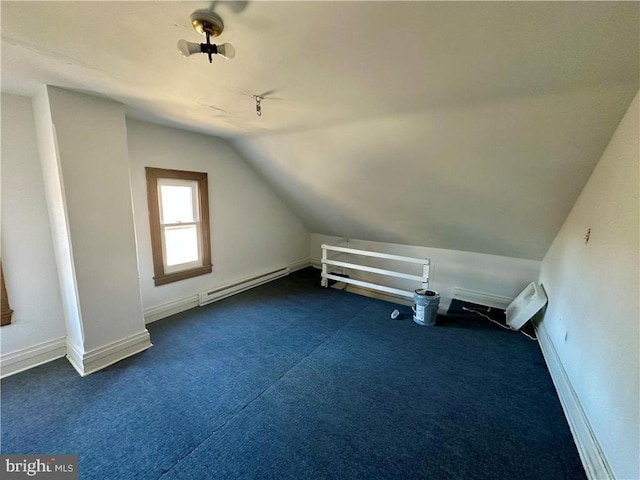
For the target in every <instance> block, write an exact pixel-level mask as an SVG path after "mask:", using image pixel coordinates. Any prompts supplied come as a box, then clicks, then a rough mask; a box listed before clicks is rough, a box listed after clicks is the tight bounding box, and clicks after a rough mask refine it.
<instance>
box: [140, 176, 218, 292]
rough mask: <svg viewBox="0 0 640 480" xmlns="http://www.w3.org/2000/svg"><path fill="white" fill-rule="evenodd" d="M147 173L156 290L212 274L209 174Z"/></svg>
mask: <svg viewBox="0 0 640 480" xmlns="http://www.w3.org/2000/svg"><path fill="white" fill-rule="evenodd" d="M145 170H146V173H147V200H148V202H149V223H150V226H151V250H152V252H153V272H154V277H153V280H154V282H155V284H156V286H158V285H164V284H167V283H171V282H176V281H178V280H184V279H185V278H191V277H195V276H198V275H204V274H206V273H211V244H210V240H209V232H210V230H209V189H208V184H207V174H206V173H198V172H185V171H182V170H167V169H163V168H151V167H146V168H145Z"/></svg>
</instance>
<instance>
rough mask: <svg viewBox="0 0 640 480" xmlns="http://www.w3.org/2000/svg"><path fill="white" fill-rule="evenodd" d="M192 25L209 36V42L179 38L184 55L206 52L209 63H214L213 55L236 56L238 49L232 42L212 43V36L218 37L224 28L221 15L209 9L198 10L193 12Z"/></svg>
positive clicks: (179, 48)
mask: <svg viewBox="0 0 640 480" xmlns="http://www.w3.org/2000/svg"><path fill="white" fill-rule="evenodd" d="M191 25H193V28H195V29H196V31H197V32H198V33H200V34H202V35H204V36H206V37H207V43H193V42H187V41H186V40H178V51H179V52H180V54H181V55H182V56H183V57H188V56H190V55H191V54H192V53H206V54H207V56H208V57H209V63H212V56H213V55H220V56H221V57H224V58H227V59H231V58H233V57H235V56H236V49H235V48H233V45H231V44H230V43H223V44H222V45H215V44H212V43H211V41H210V40H211V37H217V36H218V35H220V34H221V33H222V31H223V30H224V23H223V22H222V19H221V18H220V16H219V15H218V14H216V13H214V12H212V11H209V10H196V11H195V12H193V13H192V14H191Z"/></svg>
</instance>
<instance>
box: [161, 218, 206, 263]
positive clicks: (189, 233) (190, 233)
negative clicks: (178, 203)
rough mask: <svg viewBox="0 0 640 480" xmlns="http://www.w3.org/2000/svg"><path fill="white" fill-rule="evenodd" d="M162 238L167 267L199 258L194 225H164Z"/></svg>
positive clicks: (196, 232)
mask: <svg viewBox="0 0 640 480" xmlns="http://www.w3.org/2000/svg"><path fill="white" fill-rule="evenodd" d="M164 240H165V252H166V255H167V267H171V266H173V265H180V264H182V263H189V262H195V261H198V260H199V255H198V228H197V226H196V225H181V226H176V227H165V228H164Z"/></svg>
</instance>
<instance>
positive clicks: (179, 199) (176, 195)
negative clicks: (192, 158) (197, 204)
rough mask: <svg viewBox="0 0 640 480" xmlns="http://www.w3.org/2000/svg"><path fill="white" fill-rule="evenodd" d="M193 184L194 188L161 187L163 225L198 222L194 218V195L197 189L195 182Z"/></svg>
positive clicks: (179, 186)
mask: <svg viewBox="0 0 640 480" xmlns="http://www.w3.org/2000/svg"><path fill="white" fill-rule="evenodd" d="M193 183H194V185H193V186H182V185H161V186H160V202H161V204H162V206H161V210H162V223H186V222H193V221H196V218H194V217H195V216H194V211H195V208H194V204H193V197H194V195H193V193H194V189H195V188H197V187H196V185H195V182H193Z"/></svg>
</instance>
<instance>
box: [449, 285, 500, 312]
mask: <svg viewBox="0 0 640 480" xmlns="http://www.w3.org/2000/svg"><path fill="white" fill-rule="evenodd" d="M453 298H454V300H462V301H463V302H470V303H475V304H478V305H484V306H485V307H493V308H500V309H502V310H505V309H506V308H507V307H508V306H509V304H510V303H511V302H512V301H513V298H509V297H504V296H502V295H494V294H493V293H486V292H477V291H475V290H467V289H466V288H460V287H455V288H454V289H453Z"/></svg>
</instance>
